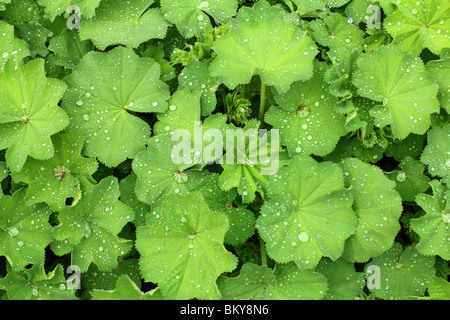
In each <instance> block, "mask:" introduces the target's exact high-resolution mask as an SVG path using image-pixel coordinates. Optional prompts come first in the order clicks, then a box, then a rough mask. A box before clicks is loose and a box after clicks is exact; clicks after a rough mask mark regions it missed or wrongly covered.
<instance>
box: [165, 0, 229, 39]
mask: <svg viewBox="0 0 450 320" xmlns="http://www.w3.org/2000/svg"><path fill="white" fill-rule="evenodd" d="M161 10H162V13H163V14H164V17H165V18H166V19H167V20H169V21H170V22H172V23H174V24H175V25H176V26H177V28H178V30H179V31H180V33H181V34H182V35H183V36H184V37H186V38H190V37H192V36H200V37H201V36H203V35H204V34H205V33H207V32H209V31H211V30H212V26H211V21H210V17H212V18H213V19H214V22H216V23H217V24H223V23H225V22H227V20H229V19H230V18H231V17H232V16H234V15H235V14H236V10H237V0H219V1H203V0H162V1H161Z"/></svg>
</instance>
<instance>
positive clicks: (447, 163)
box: [420, 124, 450, 183]
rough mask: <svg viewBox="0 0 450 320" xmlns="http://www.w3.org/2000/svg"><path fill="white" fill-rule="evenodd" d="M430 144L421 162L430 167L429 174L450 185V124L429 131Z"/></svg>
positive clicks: (428, 139)
mask: <svg viewBox="0 0 450 320" xmlns="http://www.w3.org/2000/svg"><path fill="white" fill-rule="evenodd" d="M427 141H428V144H427V145H426V147H425V149H424V150H423V153H422V155H421V156H420V160H421V161H422V162H423V163H424V164H426V165H427V166H428V172H429V173H430V174H431V175H432V176H433V177H436V176H439V177H442V178H443V179H444V182H445V181H446V182H447V183H450V124H447V125H445V126H444V127H442V128H439V127H436V128H433V129H431V130H430V131H428V134H427Z"/></svg>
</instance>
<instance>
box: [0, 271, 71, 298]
mask: <svg viewBox="0 0 450 320" xmlns="http://www.w3.org/2000/svg"><path fill="white" fill-rule="evenodd" d="M0 289H3V290H6V291H7V296H8V299H10V300H75V299H76V297H75V289H69V288H67V286H66V279H65V278H64V269H63V266H62V265H60V264H58V265H57V266H56V268H55V269H54V270H53V271H51V272H49V273H46V272H45V269H44V265H43V264H35V265H33V266H32V267H31V268H30V269H26V270H23V271H12V270H10V269H9V270H8V274H7V275H6V277H5V278H3V279H0Z"/></svg>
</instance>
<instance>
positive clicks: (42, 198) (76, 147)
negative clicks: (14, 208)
mask: <svg viewBox="0 0 450 320" xmlns="http://www.w3.org/2000/svg"><path fill="white" fill-rule="evenodd" d="M52 142H53V145H54V147H55V155H54V156H53V158H51V159H49V160H45V161H44V160H35V159H28V161H27V162H26V163H25V165H24V166H23V168H22V170H21V171H20V172H13V173H12V178H13V179H14V181H16V182H19V181H23V182H25V183H27V184H28V188H27V192H26V196H25V202H26V203H27V205H32V204H34V203H39V202H45V203H46V204H48V205H49V206H50V207H51V208H52V209H53V210H55V211H57V210H59V209H62V208H64V207H65V206H66V200H67V199H68V198H77V197H78V196H79V193H80V180H79V177H83V178H88V179H89V178H90V177H91V175H92V174H93V173H94V172H95V171H96V169H97V161H95V160H94V159H89V158H84V157H82V156H81V155H80V153H81V150H82V148H83V140H82V139H80V138H78V137H76V136H74V135H70V134H57V135H54V136H53V137H52Z"/></svg>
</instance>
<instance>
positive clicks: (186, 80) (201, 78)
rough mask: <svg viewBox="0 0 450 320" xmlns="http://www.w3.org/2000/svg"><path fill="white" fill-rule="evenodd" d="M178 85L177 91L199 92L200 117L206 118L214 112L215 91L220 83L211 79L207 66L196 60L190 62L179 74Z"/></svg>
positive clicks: (215, 102) (215, 79)
mask: <svg viewBox="0 0 450 320" xmlns="http://www.w3.org/2000/svg"><path fill="white" fill-rule="evenodd" d="M178 84H179V87H178V89H182V90H184V89H189V90H191V91H200V92H201V100H200V102H201V105H202V108H201V109H202V116H208V115H210V114H211V112H212V111H214V109H215V108H216V104H217V98H216V90H217V88H218V87H219V84H220V81H219V80H218V79H217V78H213V77H211V75H210V74H209V69H208V65H207V64H205V63H203V62H200V61H197V60H193V61H191V62H190V63H189V64H188V65H187V66H186V68H184V69H183V71H181V72H180V74H179V76H178Z"/></svg>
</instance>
